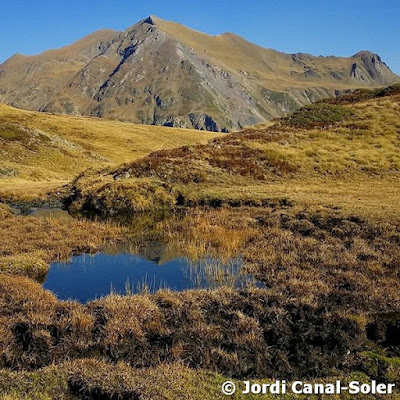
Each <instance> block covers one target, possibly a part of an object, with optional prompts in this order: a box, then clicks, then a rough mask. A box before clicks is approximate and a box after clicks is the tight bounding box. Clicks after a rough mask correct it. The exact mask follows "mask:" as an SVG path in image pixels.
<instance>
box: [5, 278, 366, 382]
mask: <svg viewBox="0 0 400 400" xmlns="http://www.w3.org/2000/svg"><path fill="white" fill-rule="evenodd" d="M16 286H17V289H15V287H16ZM0 295H1V302H2V303H5V302H7V303H8V305H7V306H4V307H1V308H0V309H1V314H0V318H1V319H2V321H4V323H3V324H2V328H1V329H2V330H3V334H2V336H1V341H0V349H1V354H2V357H1V363H2V366H3V367H12V368H29V369H32V368H38V367H42V366H45V365H48V364H50V363H52V362H61V361H62V360H64V359H65V358H66V357H68V358H81V357H90V356H91V355H101V356H102V357H105V358H107V359H108V360H110V361H114V362H117V361H124V362H127V363H129V364H130V365H131V366H135V367H149V366H155V365H158V364H159V363H161V362H164V361H167V362H174V361H179V362H182V363H183V364H185V365H187V366H190V367H192V368H205V369H209V370H213V371H218V372H222V373H225V374H228V375H231V376H238V377H245V376H271V375H272V376H278V375H279V376H293V375H294V374H296V375H302V376H303V375H304V376H308V375H310V376H313V375H322V374H327V373H328V372H329V371H330V369H331V367H332V364H331V363H332V359H333V358H334V359H335V360H336V361H335V362H334V365H335V366H336V367H339V366H340V365H341V364H342V363H343V362H344V361H345V358H346V354H347V352H348V351H353V350H355V349H356V348H358V346H359V344H360V341H362V338H363V331H362V329H360V327H359V326H358V324H357V322H356V321H354V320H352V319H348V318H345V317H341V316H339V315H334V314H332V313H329V312H328V313H327V312H326V311H325V310H324V309H318V308H313V307H310V306H308V305H302V304H294V303H293V302H291V301H290V300H287V299H284V298H279V297H277V296H271V295H270V294H269V293H268V292H267V291H265V290H261V289H244V290H240V291H237V290H233V289H228V288H222V289H220V290H216V291H214V292H207V291H200V290H199V291H188V292H183V293H173V292H170V291H160V292H158V293H157V294H156V295H153V296H150V295H135V296H125V297H121V296H108V297H106V298H104V299H100V300H96V301H93V302H92V303H90V304H88V305H87V306H82V305H79V304H77V303H71V302H57V301H56V299H55V298H54V296H52V295H51V294H50V293H48V292H45V291H43V289H41V288H40V287H39V285H37V284H34V283H33V282H32V281H29V280H27V279H26V278H19V277H7V276H2V280H1V284H0ZM311 326H312V327H313V328H312V330H311V331H310V327H311ZM317 348H318V351H316V350H317ZM332 357H333V358H332Z"/></svg>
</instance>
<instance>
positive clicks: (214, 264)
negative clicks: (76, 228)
mask: <svg viewBox="0 0 400 400" xmlns="http://www.w3.org/2000/svg"><path fill="white" fill-rule="evenodd" d="M110 253H111V252H110V251H109V252H108V253H107V252H103V253H98V254H96V255H89V254H83V255H80V256H75V257H72V258H71V260H70V262H67V263H62V262H55V263H52V264H51V267H50V270H49V273H48V275H47V277H46V279H45V281H44V283H43V286H44V288H45V289H49V290H51V291H53V292H54V293H55V294H56V295H57V297H58V298H60V299H64V300H66V299H74V300H78V301H79V302H82V303H86V302H87V301H89V300H93V299H96V298H100V297H102V296H105V295H107V294H110V293H118V294H127V293H139V292H141V291H143V290H149V291H151V292H154V291H156V290H158V289H161V288H170V289H171V290H176V291H182V290H186V289H198V288H209V289H213V288H216V287H219V286H222V285H226V284H228V285H231V286H235V287H238V286H243V285H246V284H248V283H249V277H248V276H244V275H242V274H241V265H242V262H241V259H240V258H236V259H231V260H227V261H226V260H225V261H222V260H219V259H216V258H212V257H207V258H205V259H202V260H200V261H195V262H191V261H189V260H188V259H187V258H185V257H182V256H176V255H173V254H168V251H166V250H165V249H164V250H163V246H162V245H160V244H159V243H153V244H152V245H150V246H148V247H147V248H146V249H145V251H142V252H141V254H130V253H126V252H120V253H114V254H110Z"/></svg>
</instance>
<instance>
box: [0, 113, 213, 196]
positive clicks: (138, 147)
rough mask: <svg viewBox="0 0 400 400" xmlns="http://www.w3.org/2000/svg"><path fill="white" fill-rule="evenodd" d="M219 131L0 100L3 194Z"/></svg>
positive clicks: (28, 190) (37, 188) (42, 187)
mask: <svg viewBox="0 0 400 400" xmlns="http://www.w3.org/2000/svg"><path fill="white" fill-rule="evenodd" d="M217 136H218V134H215V133H209V132H201V131H193V130H184V129H176V128H167V127H158V126H145V125H135V124H131V123H124V122H117V121H108V120H102V119H98V118H84V117H72V116H57V115H51V114H46V113H36V112H29V111H23V110H19V109H16V108H12V107H9V106H6V105H0V154H1V158H0V183H1V184H0V195H3V196H4V195H7V194H16V195H18V194H19V195H29V194H31V195H33V196H34V195H38V194H40V193H42V192H44V191H46V190H48V189H49V188H53V187H55V186H57V185H60V184H62V183H65V182H66V181H68V180H70V179H72V178H73V177H74V176H76V175H77V174H79V173H80V172H82V171H83V170H85V169H86V168H92V167H93V168H101V167H104V166H107V165H116V164H119V163H121V162H127V161H131V160H135V159H138V158H140V157H144V156H145V155H147V154H148V153H150V152H151V151H154V150H161V149H169V148H173V147H177V146H182V145H190V144H196V143H206V142H207V140H209V139H211V138H214V137H217Z"/></svg>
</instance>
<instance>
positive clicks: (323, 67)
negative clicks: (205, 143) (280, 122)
mask: <svg viewBox="0 0 400 400" xmlns="http://www.w3.org/2000/svg"><path fill="white" fill-rule="evenodd" d="M399 80H400V78H399V77H398V76H397V75H395V74H394V73H392V72H391V70H390V69H389V67H388V66H387V65H386V64H385V63H384V62H383V61H382V60H381V58H380V57H379V55H377V54H374V53H371V52H369V51H361V52H359V53H357V54H355V55H353V56H352V57H348V58H344V57H333V56H330V57H322V56H319V57H316V56H312V55H310V54H304V53H296V54H285V53H282V52H278V51H275V50H272V49H266V48H262V47H260V46H256V45H254V44H252V43H250V42H248V41H246V40H245V39H243V38H241V37H239V36H237V35H235V34H232V33H224V34H221V35H218V36H210V35H207V34H204V33H200V32H197V31H194V30H191V29H189V28H187V27H185V26H183V25H180V24H178V23H174V22H169V21H164V20H162V19H160V18H157V17H154V16H150V17H148V18H146V19H144V20H142V21H139V22H138V23H137V24H135V25H133V26H132V27H130V28H128V29H127V30H125V31H124V32H115V31H112V30H102V31H98V32H95V33H93V34H91V35H89V36H87V37H85V38H83V39H81V40H79V41H77V42H76V43H73V44H72V45H69V46H66V47H63V48H61V49H57V50H50V51H46V52H44V53H42V54H39V55H37V56H23V55H21V54H16V55H14V56H13V57H11V58H10V59H9V60H7V61H6V62H4V63H3V64H1V65H0V102H4V103H7V104H10V105H13V106H15V107H19V108H24V109H28V110H36V111H48V112H55V113H63V114H74V115H91V116H97V117H105V118H113V119H119V120H125V121H131V122H135V123H142V124H154V125H165V126H175V127H183V128H196V129H206V130H210V131H232V130H237V129H241V128H243V127H245V126H248V125H254V124H257V123H261V122H265V121H268V120H271V119H273V118H276V117H281V116H283V115H285V114H287V113H289V112H291V111H293V110H295V109H298V108H299V107H301V106H303V105H306V104H310V103H312V102H315V101H316V100H318V99H321V98H325V97H332V96H335V95H338V94H339V93H342V92H344V91H346V90H351V89H356V88H359V87H376V86H384V85H385V86H387V85H390V84H393V83H395V82H399Z"/></svg>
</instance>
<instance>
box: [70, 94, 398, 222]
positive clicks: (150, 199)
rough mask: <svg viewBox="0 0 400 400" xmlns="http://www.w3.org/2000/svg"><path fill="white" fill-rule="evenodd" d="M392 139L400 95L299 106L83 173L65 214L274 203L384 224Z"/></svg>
mask: <svg viewBox="0 0 400 400" xmlns="http://www.w3.org/2000/svg"><path fill="white" fill-rule="evenodd" d="M399 135H400V87H399V86H394V87H392V88H390V90H389V89H386V90H377V91H370V92H367V95H366V91H361V92H358V93H356V94H353V95H351V96H349V97H348V98H342V99H340V100H336V101H335V100H332V101H325V102H319V103H316V104H314V105H311V106H307V107H305V108H302V109H301V110H299V111H297V112H295V113H294V114H292V115H291V116H289V117H287V118H283V119H281V120H277V121H276V122H275V124H274V125H272V126H267V127H264V126H256V127H252V128H248V129H246V130H244V131H241V132H237V133H233V134H230V135H226V136H224V137H220V138H215V139H214V140H212V141H210V142H209V143H208V144H206V145H194V146H185V147H181V148H177V149H173V150H162V151H158V152H154V153H151V154H150V155H149V156H147V157H145V158H144V159H141V160H138V161H134V162H133V163H130V164H125V165H122V166H120V167H118V168H109V169H105V170H103V171H101V172H99V173H96V172H92V173H90V174H84V175H83V176H81V177H79V178H78V179H77V180H76V181H75V182H74V184H73V188H74V191H75V192H74V193H75V194H74V196H73V198H72V200H73V207H75V208H76V209H80V208H82V205H83V204H86V206H87V205H89V206H90V207H92V208H93V209H94V210H98V211H99V212H105V213H110V214H113V213H118V212H130V211H140V210H145V209H147V208H148V206H152V207H154V206H155V205H158V206H164V207H165V206H174V205H176V204H180V205H194V204H220V203H224V202H226V203H230V204H234V205H236V206H237V205H241V204H249V203H252V204H263V202H265V201H267V200H271V199H280V201H286V202H290V201H293V200H294V201H296V202H297V203H300V204H306V205H310V204H313V205H328V206H334V207H341V208H343V209H344V210H345V211H346V212H354V211H357V212H358V213H363V214H365V215H367V214H368V215H372V214H374V215H376V216H379V218H382V217H385V216H386V217H389V218H393V217H394V216H396V215H398V214H399V213H398V211H399V200H398V199H399V194H400V183H399V173H400V140H399ZM140 188H142V189H140ZM149 188H150V189H149ZM144 192H146V194H145V195H144V196H145V197H146V198H147V202H146V199H143V194H144Z"/></svg>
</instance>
